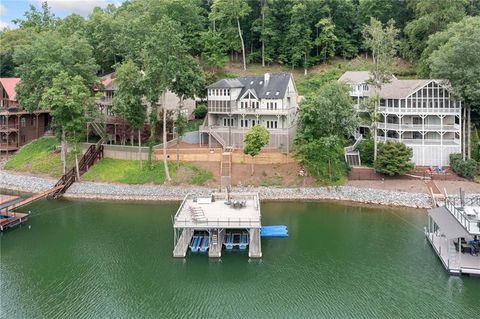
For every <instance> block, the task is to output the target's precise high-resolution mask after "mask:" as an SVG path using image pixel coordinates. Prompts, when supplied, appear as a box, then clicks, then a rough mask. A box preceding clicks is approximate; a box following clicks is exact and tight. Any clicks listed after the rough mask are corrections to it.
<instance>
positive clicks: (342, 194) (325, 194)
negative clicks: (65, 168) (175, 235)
mask: <svg viewBox="0 0 480 319" xmlns="http://www.w3.org/2000/svg"><path fill="white" fill-rule="evenodd" d="M56 182H57V180H56V179H51V178H43V177H36V176H30V175H21V174H12V173H10V172H6V171H4V170H0V189H5V190H10V191H17V192H25V193H35V192H39V191H43V190H46V189H48V188H50V187H52V186H53V185H54V184H55V183H56ZM213 191H217V189H214V188H207V187H188V186H163V185H129V184H113V183H96V182H77V183H74V184H73V185H72V186H71V187H70V189H69V190H68V191H67V192H66V193H65V194H64V195H63V196H64V197H65V198H67V199H84V200H107V201H108V200H110V201H119V200H122V201H155V202H178V201H182V200H183V198H184V197H185V195H186V194H187V193H194V194H197V195H198V196H205V195H208V194H210V193H211V192H213ZM232 192H258V193H259V194H260V198H261V199H262V200H268V201H301V200H306V201H334V202H349V203H360V204H369V205H381V206H389V207H408V208H431V207H432V205H433V203H432V200H431V198H430V196H429V195H428V194H424V193H410V192H399V191H391V190H381V189H373V188H366V187H353V186H330V187H298V188H273V187H232Z"/></svg>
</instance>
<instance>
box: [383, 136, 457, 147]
mask: <svg viewBox="0 0 480 319" xmlns="http://www.w3.org/2000/svg"><path fill="white" fill-rule="evenodd" d="M377 141H378V142H385V141H392V142H400V143H405V144H407V145H409V144H410V145H423V143H424V144H425V145H440V144H443V146H456V145H460V140H459V139H443V142H442V141H441V140H440V139H427V138H426V139H425V140H424V141H422V139H408V138H402V139H399V138H393V137H387V138H386V139H385V137H383V136H378V137H377Z"/></svg>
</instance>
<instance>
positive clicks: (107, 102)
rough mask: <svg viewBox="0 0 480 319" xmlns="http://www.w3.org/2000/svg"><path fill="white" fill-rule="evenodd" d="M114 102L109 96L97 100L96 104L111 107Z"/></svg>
mask: <svg viewBox="0 0 480 319" xmlns="http://www.w3.org/2000/svg"><path fill="white" fill-rule="evenodd" d="M112 101H113V98H112V97H108V96H100V97H96V98H95V102H96V103H98V104H105V105H111V104H112Z"/></svg>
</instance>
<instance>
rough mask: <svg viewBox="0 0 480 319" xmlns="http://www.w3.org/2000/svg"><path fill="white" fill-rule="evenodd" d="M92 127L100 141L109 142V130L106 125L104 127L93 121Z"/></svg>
mask: <svg viewBox="0 0 480 319" xmlns="http://www.w3.org/2000/svg"><path fill="white" fill-rule="evenodd" d="M90 126H91V127H92V128H93V130H94V131H95V133H97V135H98V136H100V139H101V140H103V141H106V140H107V128H106V127H105V125H102V124H101V123H99V122H95V121H92V122H90Z"/></svg>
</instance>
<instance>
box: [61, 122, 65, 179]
mask: <svg viewBox="0 0 480 319" xmlns="http://www.w3.org/2000/svg"><path fill="white" fill-rule="evenodd" d="M60 157H61V159H62V164H63V174H64V175H65V173H66V172H67V140H66V137H65V128H64V127H62V153H61V156H60Z"/></svg>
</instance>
